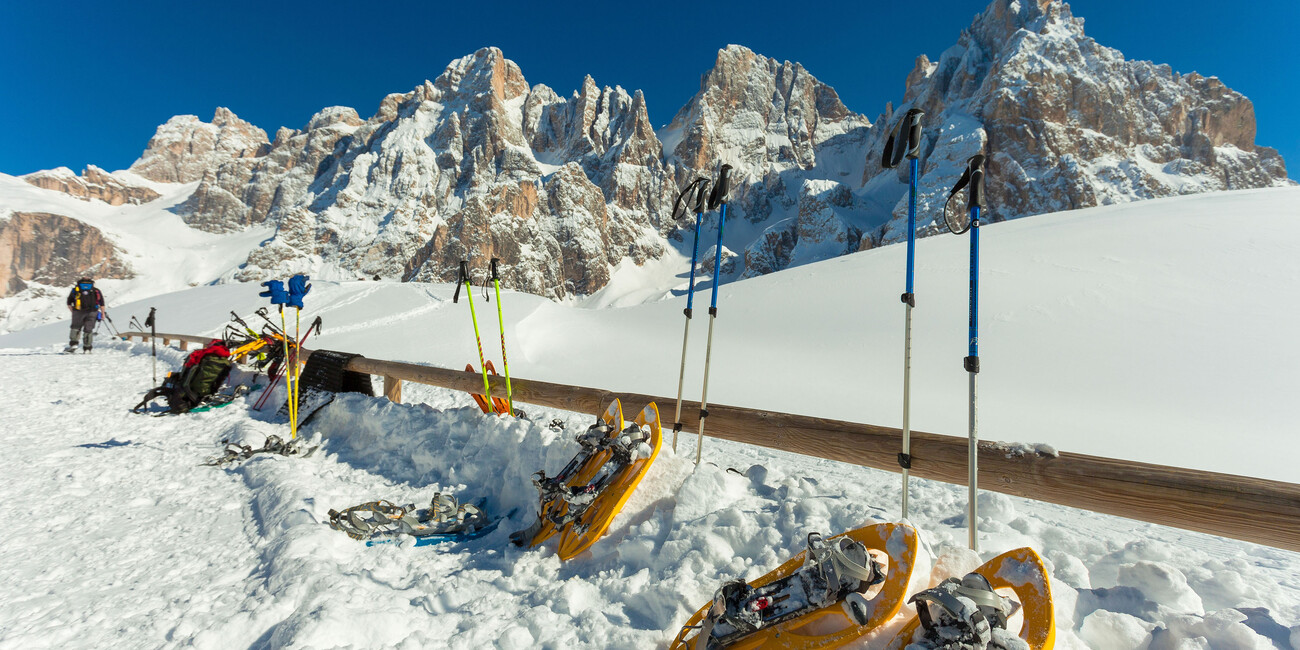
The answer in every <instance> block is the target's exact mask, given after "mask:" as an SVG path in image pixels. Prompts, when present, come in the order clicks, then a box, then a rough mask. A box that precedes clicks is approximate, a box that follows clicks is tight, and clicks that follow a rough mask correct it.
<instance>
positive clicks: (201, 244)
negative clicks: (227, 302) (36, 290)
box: [0, 172, 274, 333]
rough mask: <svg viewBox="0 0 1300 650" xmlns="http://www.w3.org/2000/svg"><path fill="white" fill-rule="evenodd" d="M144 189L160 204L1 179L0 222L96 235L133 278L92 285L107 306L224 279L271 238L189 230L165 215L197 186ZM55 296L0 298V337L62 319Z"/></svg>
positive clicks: (265, 230) (264, 232) (258, 232)
mask: <svg viewBox="0 0 1300 650" xmlns="http://www.w3.org/2000/svg"><path fill="white" fill-rule="evenodd" d="M114 174H115V175H121V176H124V177H130V178H132V182H135V180H134V179H135V178H138V177H136V176H135V175H134V174H131V173H130V172H114ZM139 184H145V183H139ZM148 185H149V186H150V187H151V189H154V190H156V191H158V192H159V193H161V194H162V197H161V198H158V199H156V200H154V201H151V202H149V203H146V204H144V205H121V206H111V205H109V204H107V203H104V202H102V201H82V200H80V199H77V198H74V197H72V196H69V195H67V194H63V193H61V192H56V191H54V190H45V189H41V188H38V187H34V186H32V185H29V184H28V183H26V182H24V181H23V180H21V179H19V178H16V177H13V176H9V175H6V174H0V205H2V206H4V209H3V210H0V216H7V213H8V212H9V211H14V212H50V213H54V214H59V215H64V216H68V217H71V218H74V219H77V220H79V221H81V222H83V223H86V224H88V225H91V226H94V227H95V228H98V229H99V230H101V231H103V233H104V235H105V236H106V237H107V238H108V239H109V241H111V242H112V243H113V244H114V245H115V246H117V247H118V248H119V249H120V250H121V251H122V252H123V259H124V260H125V261H126V262H127V263H128V264H129V265H130V266H131V269H132V271H133V272H134V273H135V277H134V278H131V279H127V280H114V279H103V278H100V279H97V280H96V285H97V286H99V287H100V289H101V290H102V291H103V292H104V295H105V298H106V299H107V300H108V304H109V306H110V307H114V306H117V305H121V304H125V303H128V302H131V301H134V300H141V299H145V298H148V297H151V296H157V295H160V294H164V293H169V292H173V291H178V290H181V289H184V288H187V287H192V286H195V285H197V284H207V283H209V282H212V280H213V278H219V279H220V278H226V279H228V278H230V277H231V276H233V274H234V272H235V270H236V269H237V268H238V266H239V265H240V264H242V263H243V262H244V261H245V260H246V259H247V257H248V251H249V250H251V249H253V248H256V247H257V245H258V242H261V241H262V240H265V239H267V238H268V237H270V236H271V235H272V234H273V232H274V228H271V227H265V226H262V227H254V228H249V229H247V230H244V231H242V232H239V233H234V234H226V235H215V234H212V233H207V232H203V231H201V230H197V229H194V228H191V227H189V226H188V225H187V224H186V223H185V222H184V221H183V220H182V219H181V218H180V217H179V216H178V215H176V214H174V213H173V212H172V211H171V210H172V208H174V207H175V206H177V205H179V204H180V203H182V202H184V201H185V199H187V198H189V196H190V194H192V193H193V192H194V189H195V188H196V187H198V182H194V183H183V184H182V183H149V184H148ZM55 289H56V291H55V292H54V294H55V295H53V296H52V297H47V298H44V299H42V298H39V297H37V298H34V299H26V300H25V299H24V298H23V297H21V296H10V297H6V298H0V333H3V332H6V331H15V330H21V329H24V328H30V327H32V326H33V325H39V324H41V323H48V322H50V321H55V320H58V319H62V318H66V315H67V312H66V310H65V308H64V297H65V296H66V295H67V288H66V287H56V288H55ZM111 313H112V312H110V314H111ZM122 324H125V323H122Z"/></svg>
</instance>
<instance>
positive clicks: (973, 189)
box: [943, 154, 984, 551]
mask: <svg viewBox="0 0 1300 650" xmlns="http://www.w3.org/2000/svg"><path fill="white" fill-rule="evenodd" d="M967 185H969V186H970V189H969V190H968V191H967V197H966V208H967V211H968V214H969V217H968V218H966V219H962V218H961V212H960V211H958V212H957V214H955V215H953V214H952V213H951V211H950V210H949V209H948V205H947V204H944V210H943V220H944V225H946V226H947V227H948V231H949V232H951V233H953V234H955V235H960V234H962V233H964V232H966V231H967V230H969V231H970V321H969V324H968V328H969V330H968V334H967V344H968V350H967V356H966V358H965V359H963V360H962V365H963V366H964V367H965V368H966V372H967V373H968V374H969V375H970V442H969V444H970V446H969V448H968V449H967V452H966V453H967V456H968V458H969V467H968V468H967V471H968V477H967V482H968V484H969V493H968V494H967V499H968V500H969V502H970V503H969V504H968V505H967V513H966V517H967V521H966V523H967V525H968V527H969V529H970V548H971V550H972V551H978V550H979V548H978V546H979V540H978V539H977V536H976V532H977V531H976V526H977V525H978V522H979V519H978V518H977V517H978V507H977V505H976V497H977V496H978V495H979V487H978V472H979V435H978V429H977V427H976V425H977V423H978V417H977V416H978V414H979V411H978V409H977V408H976V401H975V396H976V392H975V377H976V375H978V374H979V371H980V354H979V268H980V208H982V207H983V206H984V154H976V155H974V156H971V158H970V160H968V161H966V171H965V172H963V173H962V175H961V178H960V179H959V180H958V181H957V184H956V185H954V186H953V187H952V191H951V192H949V193H948V203H951V202H952V198H953V197H954V196H956V195H957V192H959V191H961V190H962V188H965V187H966V186H967Z"/></svg>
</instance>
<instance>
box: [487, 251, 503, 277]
mask: <svg viewBox="0 0 1300 650" xmlns="http://www.w3.org/2000/svg"><path fill="white" fill-rule="evenodd" d="M488 268H489V269H490V270H491V272H492V281H493V282H500V281H501V274H500V273H498V272H497V258H495V257H494V258H492V261H491V262H488Z"/></svg>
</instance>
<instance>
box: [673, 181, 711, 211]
mask: <svg viewBox="0 0 1300 650" xmlns="http://www.w3.org/2000/svg"><path fill="white" fill-rule="evenodd" d="M708 187H709V179H707V178H704V177H699V178H696V179H695V180H693V181H691V182H690V183H689V184H688V185H687V186H686V187H685V188H683V189H682V191H681V192H679V193H678V194H677V199H676V200H675V201H673V213H672V214H673V221H680V220H681V219H682V218H683V217H685V216H686V215H687V214H690V213H691V212H702V211H703V208H702V207H701V206H702V205H703V201H704V198H703V197H704V196H705V194H706V193H707V192H708ZM692 191H695V196H694V197H692V196H691V192H692ZM691 201H693V203H690V202H691Z"/></svg>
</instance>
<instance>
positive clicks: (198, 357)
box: [131, 340, 231, 413]
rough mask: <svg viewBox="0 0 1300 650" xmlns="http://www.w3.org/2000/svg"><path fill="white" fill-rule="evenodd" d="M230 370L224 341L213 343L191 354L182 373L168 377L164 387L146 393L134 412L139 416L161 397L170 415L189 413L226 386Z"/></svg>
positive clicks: (173, 373)
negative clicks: (150, 403) (165, 402)
mask: <svg viewBox="0 0 1300 650" xmlns="http://www.w3.org/2000/svg"><path fill="white" fill-rule="evenodd" d="M230 366H231V362H230V350H228V349H226V346H225V344H223V343H222V342H221V341H219V340H213V341H212V342H211V343H209V344H208V346H207V347H205V348H203V349H200V350H195V351H193V352H191V353H190V356H188V357H186V359H185V366H184V367H183V368H181V370H180V371H179V372H169V373H167V378H166V379H164V380H163V383H162V385H161V386H159V387H157V388H155V389H153V390H151V391H149V392H147V393H145V395H144V399H142V400H140V403H139V404H137V405H136V406H135V408H133V409H131V410H132V411H134V412H136V413H139V412H141V411H143V410H144V409H145V408H147V407H148V406H149V402H151V401H153V400H154V399H156V398H159V397H161V398H163V399H164V400H166V401H167V412H168V413H186V412H188V411H189V410H190V409H192V408H194V407H196V406H199V405H200V404H202V403H203V401H204V400H205V399H207V398H208V397H209V396H211V395H212V394H213V393H215V392H217V390H218V389H220V388H221V385H222V384H224V383H226V377H227V376H229V375H230Z"/></svg>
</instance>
